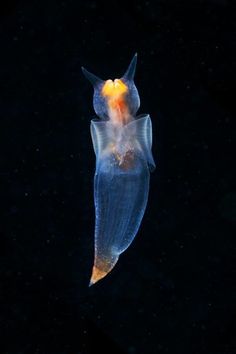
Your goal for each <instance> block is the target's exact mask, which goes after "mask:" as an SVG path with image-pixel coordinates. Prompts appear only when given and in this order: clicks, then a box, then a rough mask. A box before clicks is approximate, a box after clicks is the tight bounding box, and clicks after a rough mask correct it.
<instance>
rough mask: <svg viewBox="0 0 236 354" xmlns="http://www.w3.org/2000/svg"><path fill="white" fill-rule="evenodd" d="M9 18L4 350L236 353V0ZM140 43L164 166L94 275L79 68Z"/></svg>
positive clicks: (36, 9) (147, 108)
mask: <svg viewBox="0 0 236 354" xmlns="http://www.w3.org/2000/svg"><path fill="white" fill-rule="evenodd" d="M0 16H1V24H0V41H1V42H0V43H1V54H0V87H1V91H0V93H1V94H0V122H1V123H0V124H1V129H0V131H1V139H0V141H1V146H2V148H1V171H0V174H1V180H2V182H1V189H2V192H1V202H2V203H1V205H2V206H1V223H0V225H1V244H2V245H1V247H0V252H1V258H0V280H1V283H0V285H1V288H0V289H1V290H0V305H1V310H0V326H1V328H0V334H1V336H2V339H1V340H0V352H1V353H4V354H9V353H17V354H20V353H22V354H27V353H29V354H33V353H39V354H43V353H45V354H50V353H60V354H88V353H89V354H90V353H91V354H93V353H97V352H102V353H106V352H108V353H112V354H118V353H119V354H120V353H122V354H143V353H145V354H156V353H158V354H159V353H160V354H162V353H174V354H179V353H180V354H198V353H199V354H200V353H201V354H204V353H207V354H213V353H214V354H215V353H217V354H218V353H220V354H223V353H224V354H233V353H235V352H236V335H235V333H236V332H235V327H236V322H235V318H236V317H235V315H236V308H235V302H236V285H235V275H236V274H235V273H236V272H235V270H236V267H235V251H236V242H235V237H236V233H235V224H236V189H235V184H234V182H235V175H234V174H233V172H234V171H233V167H234V164H235V148H234V147H233V143H234V140H235V137H236V133H235V129H233V121H234V120H235V113H236V105H235V89H236V82H235V66H236V57H235V38H236V37H235V36H236V25H235V23H236V21H235V20H236V6H235V2H233V1H230V0H228V1H227V0H225V1H224V0H208V1H207V0H205V1H203V0H199V1H196V0H193V1H187V0H185V1H184V0H182V1H180V0H176V1H169V0H167V1H164V0H163V1H160V0H158V1H146V2H144V1H143V2H142V1H130V2H117V3H115V4H113V3H112V2H103V1H101V2H97V1H87V2H86V1H81V0H77V1H76V0H71V1H69V0H68V1H66V0H65V1H55V0H51V1H44V0H42V1H36V0H33V1H18V2H17V1H14V2H13V1H9V2H8V3H7V4H5V5H4V4H1V15H0ZM135 52H138V66H137V72H136V80H135V82H136V85H137V88H138V90H139V94H140V98H141V107H140V110H139V112H140V113H149V114H150V115H151V118H152V122H153V130H154V136H153V154H154V157H155V160H156V163H157V169H156V170H155V172H154V173H153V174H152V176H151V193H150V197H149V203H148V208H147V210H146V213H145V217H144V220H143V223H142V226H141V229H140V231H139V233H138V235H137V237H136V239H135V241H134V242H133V244H132V245H131V246H130V248H129V249H128V250H127V251H126V252H125V253H124V254H123V255H122V256H121V258H120V260H119V263H118V264H117V266H116V267H115V269H114V270H113V272H112V273H111V274H110V275H109V276H107V278H105V279H104V280H102V281H101V282H99V283H98V284H97V285H95V286H93V287H91V288H88V282H89V278H90V274H91V268H92V262H93V228H94V208H93V173H94V166H95V157H94V153H93V149H92V144H91V138H90V132H89V122H90V119H91V118H93V117H94V112H93V107H92V89H91V87H90V86H89V84H88V83H87V82H86V80H85V79H84V77H83V76H82V74H81V70H80V67H81V65H83V66H85V67H86V68H87V69H89V70H91V71H92V72H94V73H95V74H97V75H99V76H101V77H102V78H104V79H107V78H113V79H114V78H116V77H120V76H122V74H123V73H124V71H125V69H126V67H127V65H128V63H129V61H130V60H131V58H132V56H133V54H134V53H135Z"/></svg>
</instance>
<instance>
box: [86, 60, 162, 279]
mask: <svg viewBox="0 0 236 354" xmlns="http://www.w3.org/2000/svg"><path fill="white" fill-rule="evenodd" d="M135 67H136V55H135V56H134V58H133V60H132V61H131V63H130V66H129V68H128V70H127V71H126V73H125V75H124V76H123V77H122V78H121V79H116V80H114V81H112V80H107V81H103V80H101V79H99V78H97V77H96V76H94V75H93V74H91V73H89V72H88V71H87V70H85V69H84V68H82V70H83V72H84V74H85V76H86V77H87V78H88V79H89V80H90V81H91V82H92V84H93V85H94V99H93V102H94V109H95V111H96V113H97V114H98V116H99V118H100V119H98V120H92V121H91V136H92V141H93V147H94V151H95V154H96V171H95V176H94V202H95V215H96V221H95V257H94V266H93V271H92V276H91V280H90V285H92V284H94V283H95V282H97V281H98V280H100V279H102V278H103V277H105V276H106V274H108V273H109V272H110V271H111V270H112V268H113V267H114V265H115V264H116V262H117V260H118V258H119V255H120V254H121V253H123V252H124V251H125V250H126V249H127V248H128V247H129V245H130V244H131V242H132V241H133V239H134V237H135V236H136V234H137V232H138V229H139V226H140V223H141V221H142V218H143V215H144V212H145V209H146V205H147V200H148V192H149V178H150V174H149V171H150V170H153V169H154V168H155V163H154V160H153V157H152V153H151V146H152V124H151V119H150V117H149V115H142V116H139V117H135V114H136V112H137V110H138V108H139V104H140V101H139V96H138V91H137V89H136V87H135V85H134V81H133V77H134V72H135Z"/></svg>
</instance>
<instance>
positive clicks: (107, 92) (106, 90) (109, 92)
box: [102, 79, 128, 97]
mask: <svg viewBox="0 0 236 354" xmlns="http://www.w3.org/2000/svg"><path fill="white" fill-rule="evenodd" d="M127 91H128V87H127V86H126V85H125V84H124V82H123V81H121V80H120V79H115V80H114V81H112V80H107V81H106V82H105V84H104V86H103V88H102V95H103V96H108V97H115V96H117V97H119V96H121V95H123V94H124V93H126V92H127Z"/></svg>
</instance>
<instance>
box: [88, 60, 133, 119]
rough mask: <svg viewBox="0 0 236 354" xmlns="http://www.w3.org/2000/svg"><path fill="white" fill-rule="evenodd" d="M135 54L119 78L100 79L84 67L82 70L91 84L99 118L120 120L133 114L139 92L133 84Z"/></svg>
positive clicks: (95, 108) (94, 104)
mask: <svg viewBox="0 0 236 354" xmlns="http://www.w3.org/2000/svg"><path fill="white" fill-rule="evenodd" d="M136 62H137V54H135V56H134V57H133V59H132V61H131V63H130V65H129V67H128V69H127V70H126V72H125V74H124V75H123V77H122V78H120V79H115V80H114V81H113V80H106V81H104V80H101V79H99V78H98V77H97V76H95V75H93V74H91V73H90V72H88V71H87V70H86V69H84V68H82V71H83V73H84V75H85V76H86V78H87V79H88V80H89V81H90V82H91V83H92V84H93V87H94V96H93V106H94V110H95V112H96V114H97V115H98V116H99V118H101V119H104V120H107V119H113V120H114V121H117V122H118V121H122V120H124V119H125V117H128V116H135V114H136V112H137V110H138V108H139V105H140V100H139V94H138V91H137V89H136V86H135V84H134V74H135V68H136Z"/></svg>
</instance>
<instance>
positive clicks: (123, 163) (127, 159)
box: [115, 150, 134, 171]
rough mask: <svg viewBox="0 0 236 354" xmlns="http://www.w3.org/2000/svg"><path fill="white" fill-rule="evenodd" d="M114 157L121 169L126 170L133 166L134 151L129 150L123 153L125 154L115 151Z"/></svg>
mask: <svg viewBox="0 0 236 354" xmlns="http://www.w3.org/2000/svg"><path fill="white" fill-rule="evenodd" d="M115 157H116V159H117V160H118V164H119V167H120V168H122V170H125V171H128V170H131V169H132V168H133V167H134V153H133V151H131V150H129V151H127V152H126V153H125V155H120V154H118V153H115Z"/></svg>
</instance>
